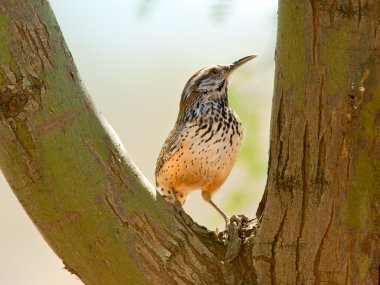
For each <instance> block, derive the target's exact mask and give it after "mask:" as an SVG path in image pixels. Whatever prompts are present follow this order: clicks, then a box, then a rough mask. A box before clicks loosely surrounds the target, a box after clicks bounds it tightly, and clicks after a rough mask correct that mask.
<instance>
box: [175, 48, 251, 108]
mask: <svg viewBox="0 0 380 285" xmlns="http://www.w3.org/2000/svg"><path fill="white" fill-rule="evenodd" d="M255 57H256V55H250V56H246V57H243V58H241V59H239V60H237V61H235V62H234V63H232V64H217V65H211V66H208V67H205V68H202V69H201V70H199V71H197V72H196V73H194V75H193V76H191V77H190V79H189V80H188V81H187V83H186V85H185V88H184V89H183V92H182V96H181V106H183V107H184V106H189V105H192V103H194V102H196V101H199V100H202V101H207V100H208V99H213V98H218V97H226V96H227V85H228V78H229V77H230V75H231V74H232V73H233V71H235V70H236V69H237V68H239V67H240V66H242V65H243V64H244V63H246V62H248V61H250V60H251V59H254V58H255Z"/></svg>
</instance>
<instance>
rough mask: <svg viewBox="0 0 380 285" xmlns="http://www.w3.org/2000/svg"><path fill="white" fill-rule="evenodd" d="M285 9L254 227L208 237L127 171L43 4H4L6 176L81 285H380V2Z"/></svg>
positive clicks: (1, 94)
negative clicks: (264, 180) (263, 176)
mask: <svg viewBox="0 0 380 285" xmlns="http://www.w3.org/2000/svg"><path fill="white" fill-rule="evenodd" d="M279 3H280V7H279V28H278V41H277V52H276V88H275V92H274V98H273V109H272V124H271V146H270V161H269V170H268V182H267V187H266V190H265V195H264V197H263V200H262V202H261V204H260V208H259V210H258V216H260V217H261V224H260V226H259V228H258V229H257V232H256V228H255V226H256V224H255V223H254V221H246V220H244V221H243V225H242V226H241V227H239V226H238V225H237V224H232V225H231V226H230V227H229V229H228V233H227V235H226V234H224V235H222V234H221V235H219V237H216V236H215V234H214V233H213V232H209V231H208V230H206V229H205V228H203V227H200V226H198V225H197V224H195V223H194V222H193V221H192V220H191V218H189V217H188V216H187V215H186V214H185V213H184V212H183V210H182V209H181V208H179V207H173V206H171V205H168V204H167V203H166V202H165V201H164V200H163V199H162V198H161V197H160V196H159V195H156V193H155V190H154V188H153V187H152V186H151V185H150V184H149V182H147V181H146V179H145V178H144V177H143V176H142V175H141V174H140V172H139V171H138V170H137V169H136V168H135V167H134V166H133V163H132V162H131V160H130V159H129V158H128V156H127V154H126V153H125V151H124V150H123V147H122V144H121V143H120V142H119V140H118V139H117V137H116V135H115V134H114V133H113V131H112V129H111V128H110V127H109V126H108V125H107V123H106V122H105V121H104V119H102V118H101V116H100V115H99V114H98V113H97V112H96V111H95V110H94V107H93V105H92V103H91V101H90V99H89V97H88V96H87V94H86V92H85V90H84V88H83V86H82V85H81V81H80V79H79V76H78V73H77V70H76V68H75V66H74V63H73V60H72V57H71V55H70V53H69V51H68V49H67V47H66V44H65V42H64V40H63V37H62V35H61V32H60V30H59V27H58V24H57V23H56V20H55V18H54V16H53V13H52V11H51V8H50V5H49V4H48V3H47V2H46V1H44V0H39V1H37V0H24V1H16V0H2V1H1V2H0V145H1V147H0V166H1V170H2V171H3V172H4V175H5V177H6V178H7V181H8V182H9V184H10V185H11V187H12V189H13V191H14V193H15V195H16V196H17V198H18V199H19V201H20V203H21V204H22V205H23V207H24V209H25V210H26V211H27V213H28V214H29V216H30V217H31V219H32V220H33V222H34V223H35V225H36V226H37V228H38V229H39V230H40V232H41V234H42V235H43V236H44V238H45V239H46V241H47V242H48V244H49V245H50V246H51V247H52V248H53V250H54V251H55V252H56V253H57V255H58V256H59V257H60V258H62V260H63V261H64V263H65V264H66V266H67V268H68V269H69V270H70V271H71V272H72V273H75V274H76V275H78V277H79V278H80V279H81V280H82V281H83V282H84V283H85V284H110V285H112V284H160V283H162V284H314V283H316V284H319V283H322V282H325V283H331V284H376V282H377V281H378V279H379V272H378V271H379V263H380V262H379V252H380V249H379V245H380V240H379V236H380V222H379V221H380V219H379V218H380V206H379V205H380V192H379V189H380V185H379V184H380V182H379V180H380V179H379V178H380V173H379V172H380V165H379V159H380V135H379V134H380V80H379V78H380V49H379V45H380V43H379V42H380V29H379V24H380V4H378V3H377V1H375V0H373V1H358V3H353V2H352V1H348V2H347V1H337V0H334V1H315V0H314V1H313V0H311V1H297V0H284V1H279ZM226 236H227V238H226Z"/></svg>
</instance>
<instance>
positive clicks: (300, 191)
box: [253, 0, 380, 284]
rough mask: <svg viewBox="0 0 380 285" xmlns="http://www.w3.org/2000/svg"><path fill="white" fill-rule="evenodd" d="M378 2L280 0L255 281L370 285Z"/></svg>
mask: <svg viewBox="0 0 380 285" xmlns="http://www.w3.org/2000/svg"><path fill="white" fill-rule="evenodd" d="M379 24H380V2H379V1H375V0H374V1H360V0H359V1H357V2H355V3H354V2H353V1H336V0H335V1H316V0H311V1H293V0H284V1H279V18H278V35H277V49H276V74H275V78H276V82H275V85H276V86H275V91H274V98H273V106H272V121H271V139H270V161H269V171H268V180H267V186H266V191H265V194H264V199H263V200H262V202H261V205H260V208H259V211H258V214H259V215H260V216H261V215H262V217H263V218H262V222H261V226H260V228H259V230H258V232H257V236H256V237H255V240H254V247H253V260H254V261H253V264H254V267H255V268H256V271H257V272H258V279H257V280H258V282H259V284H320V283H324V282H325V284H327V283H328V284H377V282H379V264H380V260H379V258H380V255H379V253H380V252H379V251H380V240H379V236H380V219H379V218H380V183H379V182H380V163H379V162H380V29H379Z"/></svg>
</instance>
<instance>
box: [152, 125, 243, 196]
mask: <svg viewBox="0 0 380 285" xmlns="http://www.w3.org/2000/svg"><path fill="white" fill-rule="evenodd" d="M186 135H187V136H186V137H185V138H184V140H183V141H181V145H180V147H179V148H178V150H177V151H176V152H175V153H174V154H173V155H172V156H171V157H170V159H169V160H168V161H167V162H166V163H165V164H164V165H163V167H162V169H161V171H160V175H158V177H157V182H158V184H159V185H160V186H161V188H163V189H172V190H173V191H177V197H178V198H179V200H180V201H181V200H183V199H185V198H186V196H187V194H188V193H189V192H190V191H192V190H196V189H200V190H203V191H207V192H210V193H212V192H214V191H216V190H217V189H218V188H219V187H220V186H221V185H222V184H223V182H224V181H225V180H226V178H227V177H228V175H229V174H230V171H231V169H232V166H233V164H234V162H235V160H236V157H237V154H238V151H239V149H240V145H241V141H242V130H241V129H240V130H239V133H238V132H236V131H233V130H232V129H226V130H224V131H223V130H221V131H219V132H216V127H215V128H213V129H212V132H210V133H209V134H207V135H205V136H203V137H201V135H202V133H198V134H196V129H195V128H192V129H188V130H186ZM181 196H182V197H181Z"/></svg>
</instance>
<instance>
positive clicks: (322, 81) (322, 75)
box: [318, 72, 325, 138]
mask: <svg viewBox="0 0 380 285" xmlns="http://www.w3.org/2000/svg"><path fill="white" fill-rule="evenodd" d="M320 82H321V83H320V88H319V97H318V98H319V101H318V110H319V114H318V138H320V137H321V122H322V113H323V87H324V83H325V74H324V72H322V73H321V77H320Z"/></svg>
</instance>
